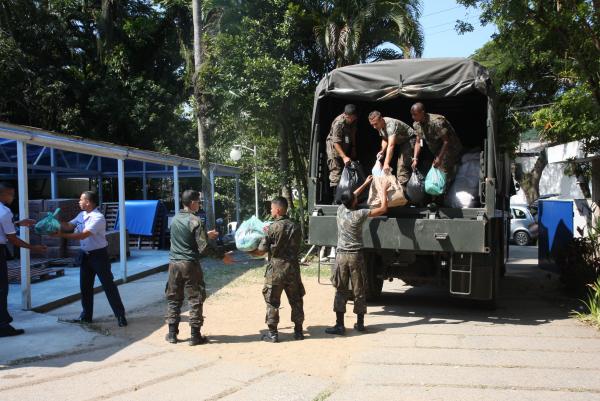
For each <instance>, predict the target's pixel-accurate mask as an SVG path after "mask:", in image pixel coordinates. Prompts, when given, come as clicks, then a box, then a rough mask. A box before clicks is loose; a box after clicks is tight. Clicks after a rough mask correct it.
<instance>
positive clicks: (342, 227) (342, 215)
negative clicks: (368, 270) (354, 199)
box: [337, 205, 369, 252]
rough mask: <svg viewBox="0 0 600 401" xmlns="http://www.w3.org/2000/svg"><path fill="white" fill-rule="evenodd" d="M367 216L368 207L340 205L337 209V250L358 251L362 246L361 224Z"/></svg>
mask: <svg viewBox="0 0 600 401" xmlns="http://www.w3.org/2000/svg"><path fill="white" fill-rule="evenodd" d="M368 217H369V209H358V210H352V209H348V208H347V207H346V206H344V205H340V206H339V207H338V210H337V229H338V240H337V247H338V251H352V252H355V251H360V250H361V249H362V248H363V237H362V230H363V224H364V223H365V221H367V218H368Z"/></svg>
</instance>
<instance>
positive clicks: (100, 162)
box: [97, 157, 103, 205]
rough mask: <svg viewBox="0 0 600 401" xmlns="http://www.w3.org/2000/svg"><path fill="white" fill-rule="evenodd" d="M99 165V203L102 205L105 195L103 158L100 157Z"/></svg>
mask: <svg viewBox="0 0 600 401" xmlns="http://www.w3.org/2000/svg"><path fill="white" fill-rule="evenodd" d="M97 160H98V161H97V164H98V177H97V180H98V203H99V204H100V205H101V204H102V201H103V193H102V158H101V157H98V158H97Z"/></svg>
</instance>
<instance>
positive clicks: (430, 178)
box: [425, 167, 446, 196]
mask: <svg viewBox="0 0 600 401" xmlns="http://www.w3.org/2000/svg"><path fill="white" fill-rule="evenodd" d="M445 187H446V174H445V173H444V172H443V171H442V170H440V169H437V168H435V167H432V168H431V169H430V170H429V173H427V177H425V192H427V193H428V194H429V195H434V196H437V195H442V194H443V193H444V188H445Z"/></svg>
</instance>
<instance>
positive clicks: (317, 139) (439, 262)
mask: <svg viewBox="0 0 600 401" xmlns="http://www.w3.org/2000/svg"><path fill="white" fill-rule="evenodd" d="M415 102H422V103H423V104H424V105H425V108H426V112H428V113H434V114H441V115H443V116H444V117H446V118H447V119H448V121H449V122H450V123H451V124H452V126H453V127H454V129H455V131H456V133H457V135H458V136H459V138H460V140H461V142H462V144H463V147H464V148H465V149H469V150H470V151H471V152H479V155H480V157H479V160H480V180H479V189H478V194H477V198H478V201H477V205H476V207H472V208H449V207H445V205H439V207H435V208H433V207H431V208H428V207H423V206H422V205H407V206H403V207H396V208H391V209H390V210H389V211H388V213H387V216H383V217H377V218H370V219H369V220H368V221H367V223H365V225H364V231H363V240H364V246H365V259H366V262H367V270H368V272H367V277H368V283H367V288H368V297H369V298H370V299H376V298H377V297H378V296H379V295H380V294H381V290H382V286H383V281H384V280H386V279H394V278H399V279H401V280H403V281H404V282H405V283H407V284H409V285H421V284H436V285H439V286H443V287H446V288H447V289H448V291H449V293H450V294H451V295H452V296H455V297H460V298H469V299H474V300H479V301H484V302H488V303H492V304H493V303H494V302H495V300H496V297H497V293H498V281H499V277H500V276H501V275H502V274H503V273H504V265H505V261H506V258H507V256H508V255H507V251H508V247H507V233H508V224H507V223H508V221H509V220H508V219H509V216H510V214H509V195H510V193H509V192H510V191H509V186H510V185H511V183H512V181H511V179H510V163H509V159H508V157H507V156H506V155H504V154H501V152H500V151H499V149H498V146H497V143H498V141H497V133H496V129H495V114H494V96H493V88H492V85H491V81H490V78H489V75H488V73H487V71H486V69H485V68H484V67H482V66H481V65H479V64H477V63H476V62H474V61H472V60H469V59H462V58H448V59H407V60H394V61H384V62H376V63H370V64H359V65H353V66H347V67H342V68H338V69H336V70H333V71H332V72H331V73H329V74H327V75H326V76H325V77H324V78H323V79H322V80H321V82H320V83H319V85H318V87H317V89H316V92H315V100H314V108H313V120H312V136H311V148H310V169H309V199H308V202H309V205H308V206H309V211H311V212H312V213H311V216H310V219H309V235H308V238H309V239H308V241H309V243H310V244H312V245H317V246H335V245H336V242H337V225H336V211H337V208H338V206H337V205H334V204H332V203H333V197H334V194H333V192H332V190H331V187H330V185H329V181H328V169H327V155H326V149H325V141H326V138H327V135H328V133H329V130H330V127H331V123H332V121H333V120H334V119H335V118H336V117H337V116H338V115H340V114H341V113H342V112H343V109H344V106H345V105H346V104H347V103H352V104H355V105H356V106H357V109H358V111H359V115H358V121H357V124H358V129H357V159H358V161H359V162H360V163H361V165H362V166H364V168H365V170H369V171H370V169H371V167H372V166H373V165H374V163H375V157H376V154H377V152H378V151H379V149H380V146H381V139H380V137H379V135H378V134H377V132H376V131H375V130H374V129H373V128H372V127H371V126H370V125H369V122H368V118H367V116H368V114H369V113H370V112H371V111H373V110H379V111H380V112H381V113H382V115H383V116H386V117H392V118H396V119H399V120H402V121H404V122H405V123H407V124H408V125H411V126H412V125H413V121H412V119H411V116H410V108H411V106H412V105H413V104H414V103H415ZM392 165H394V166H395V163H394V162H392Z"/></svg>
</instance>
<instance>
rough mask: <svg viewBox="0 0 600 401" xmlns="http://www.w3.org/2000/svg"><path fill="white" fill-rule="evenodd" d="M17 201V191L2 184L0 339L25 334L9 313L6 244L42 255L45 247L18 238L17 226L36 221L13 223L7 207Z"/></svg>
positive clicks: (0, 189)
mask: <svg viewBox="0 0 600 401" xmlns="http://www.w3.org/2000/svg"><path fill="white" fill-rule="evenodd" d="M14 200H15V190H14V188H13V187H11V186H10V185H8V184H5V183H0V337H10V336H18V335H20V334H23V333H25V330H23V329H15V328H14V327H12V326H11V325H10V323H11V322H12V320H13V318H12V317H11V316H10V314H9V313H8V267H7V266H6V255H7V251H6V244H7V243H8V242H10V243H11V244H13V245H14V246H17V247H20V248H27V249H31V250H32V251H35V252H38V253H42V252H45V251H46V246H45V245H31V244H28V243H27V242H25V241H22V240H21V239H19V237H17V233H16V230H15V224H17V225H21V226H25V227H31V226H32V225H34V224H35V220H30V219H26V220H20V221H17V222H16V223H13V214H12V212H11V211H10V209H9V208H8V207H7V206H10V204H11V203H13V201H14Z"/></svg>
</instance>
